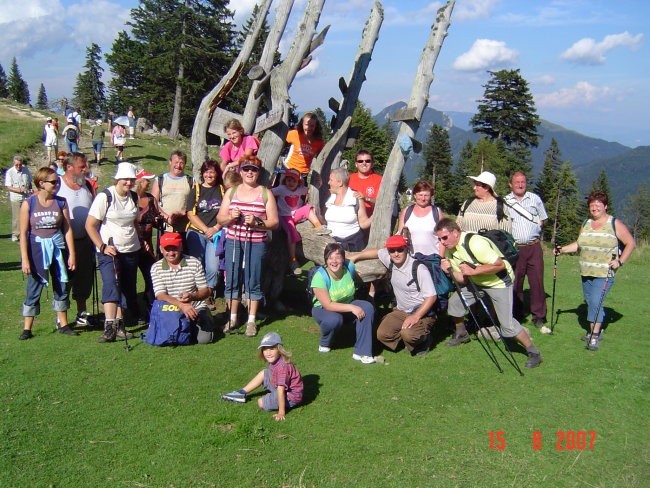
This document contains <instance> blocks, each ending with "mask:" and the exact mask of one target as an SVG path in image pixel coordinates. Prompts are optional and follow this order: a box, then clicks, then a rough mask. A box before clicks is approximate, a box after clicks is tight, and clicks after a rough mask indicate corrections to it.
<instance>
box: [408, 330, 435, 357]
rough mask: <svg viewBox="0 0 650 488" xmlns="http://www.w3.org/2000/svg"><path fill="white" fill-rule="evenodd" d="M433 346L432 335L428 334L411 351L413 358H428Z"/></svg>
mask: <svg viewBox="0 0 650 488" xmlns="http://www.w3.org/2000/svg"><path fill="white" fill-rule="evenodd" d="M432 345H433V336H432V335H431V333H429V334H427V336H426V337H425V338H424V340H423V341H422V342H420V343H419V344H417V345H416V346H415V347H414V348H413V350H412V351H411V356H426V354H427V353H428V352H429V349H431V346H432Z"/></svg>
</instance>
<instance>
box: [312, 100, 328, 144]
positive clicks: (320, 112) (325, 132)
mask: <svg viewBox="0 0 650 488" xmlns="http://www.w3.org/2000/svg"><path fill="white" fill-rule="evenodd" d="M314 114H316V118H317V119H318V122H320V126H321V128H322V129H323V140H324V141H325V142H327V141H329V140H330V137H332V126H331V125H330V122H329V120H327V116H326V115H325V112H323V109H322V108H320V107H316V108H315V109H314Z"/></svg>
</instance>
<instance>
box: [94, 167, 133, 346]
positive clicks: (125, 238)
mask: <svg viewBox="0 0 650 488" xmlns="http://www.w3.org/2000/svg"><path fill="white" fill-rule="evenodd" d="M114 180H115V184H114V185H113V186H110V187H108V188H106V190H104V191H102V192H99V193H98V194H97V197H95V200H94V201H93V204H92V206H91V207H90V210H89V212H88V218H87V219H86V232H88V236H89V237H90V239H91V240H92V241H93V244H95V246H96V248H97V262H98V266H99V272H100V274H101V276H102V285H103V286H102V303H103V305H104V315H105V317H106V320H105V323H104V333H103V334H102V336H101V337H100V338H99V342H113V341H115V339H116V338H118V339H121V340H124V339H125V338H126V339H128V338H129V336H130V335H127V332H126V330H125V326H124V315H123V312H124V310H125V309H127V308H131V309H132V310H133V312H134V317H137V316H138V305H137V298H136V297H137V294H136V281H137V276H138V257H139V254H140V253H139V251H140V237H139V235H138V229H139V226H138V225H136V224H137V218H138V196H137V194H136V193H135V192H134V191H133V190H132V188H133V187H134V186H135V166H133V165H132V164H131V163H120V164H119V165H118V167H117V173H115V176H114Z"/></svg>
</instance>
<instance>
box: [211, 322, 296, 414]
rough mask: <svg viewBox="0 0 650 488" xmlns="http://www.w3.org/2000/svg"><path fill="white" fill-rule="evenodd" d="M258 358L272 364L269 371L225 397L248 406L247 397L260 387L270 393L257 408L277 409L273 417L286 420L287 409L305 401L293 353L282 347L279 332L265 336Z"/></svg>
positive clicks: (261, 373) (258, 402)
mask: <svg viewBox="0 0 650 488" xmlns="http://www.w3.org/2000/svg"><path fill="white" fill-rule="evenodd" d="M257 349H258V356H259V358H260V359H261V360H262V361H266V362H267V363H269V365H268V367H267V368H266V369H263V370H262V371H260V372H259V373H257V374H256V375H255V376H254V377H253V379H252V380H250V381H249V382H248V384H247V385H246V386H245V387H243V388H242V389H240V390H235V391H231V392H230V393H226V394H225V395H222V396H221V398H222V399H223V400H228V401H230V402H237V403H245V402H246V395H247V394H249V393H250V392H252V391H253V390H255V389H256V388H258V387H260V386H264V388H265V389H266V390H268V393H267V394H266V395H264V396H263V397H260V398H258V399H257V406H258V407H260V408H261V409H262V410H266V411H267V412H268V411H272V410H277V411H278V413H275V414H273V418H274V419H275V420H276V421H277V420H284V419H285V415H286V413H287V410H288V409H289V408H294V407H295V406H296V405H298V404H300V402H301V401H302V390H303V383H302V377H301V376H300V373H299V372H298V370H297V369H296V367H295V366H294V365H293V364H291V353H290V352H288V351H287V350H286V349H285V348H284V347H282V338H281V337H280V335H279V334H277V333H276V332H269V333H268V334H266V335H265V336H264V337H262V342H261V343H260V345H259V347H258V348H257Z"/></svg>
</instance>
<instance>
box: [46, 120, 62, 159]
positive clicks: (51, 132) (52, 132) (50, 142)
mask: <svg viewBox="0 0 650 488" xmlns="http://www.w3.org/2000/svg"><path fill="white" fill-rule="evenodd" d="M43 144H44V145H45V150H46V151H47V162H48V163H51V162H52V153H54V155H55V156H56V153H57V151H58V150H59V132H58V131H57V129H56V127H54V124H53V123H52V117H48V118H47V119H46V120H45V125H44V126H43Z"/></svg>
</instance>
